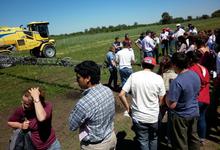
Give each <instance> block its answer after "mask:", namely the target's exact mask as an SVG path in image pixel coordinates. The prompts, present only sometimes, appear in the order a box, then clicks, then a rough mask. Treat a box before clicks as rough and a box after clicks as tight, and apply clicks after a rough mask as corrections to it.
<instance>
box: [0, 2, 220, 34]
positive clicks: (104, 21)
mask: <svg viewBox="0 0 220 150" xmlns="http://www.w3.org/2000/svg"><path fill="white" fill-rule="evenodd" d="M218 9H220V0H184V1H183V0H182V1H179V0H20V1H19V0H1V13H0V26H19V25H21V24H22V25H24V26H25V25H26V24H27V23H29V22H31V21H49V22H50V25H49V30H50V33H51V34H65V33H72V32H78V31H84V30H85V29H89V28H91V27H98V26H100V27H102V26H106V27H108V26H109V25H113V26H116V25H118V24H127V25H132V24H134V22H138V23H139V24H142V23H144V24H148V23H153V22H158V21H159V20H160V19H161V14H162V13H163V12H168V13H169V14H170V15H171V16H173V17H183V18H186V17H187V16H192V17H196V16H202V15H203V14H208V15H211V13H212V12H214V11H215V10H218Z"/></svg>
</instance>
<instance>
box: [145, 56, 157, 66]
mask: <svg viewBox="0 0 220 150" xmlns="http://www.w3.org/2000/svg"><path fill="white" fill-rule="evenodd" d="M143 62H144V63H146V64H151V65H154V66H155V65H156V64H157V63H156V60H155V59H154V58H153V57H145V58H144V59H143Z"/></svg>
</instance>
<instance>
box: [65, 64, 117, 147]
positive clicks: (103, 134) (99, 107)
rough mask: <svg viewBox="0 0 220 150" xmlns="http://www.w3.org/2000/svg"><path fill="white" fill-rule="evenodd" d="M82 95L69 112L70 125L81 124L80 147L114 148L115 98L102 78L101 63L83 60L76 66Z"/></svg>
mask: <svg viewBox="0 0 220 150" xmlns="http://www.w3.org/2000/svg"><path fill="white" fill-rule="evenodd" d="M75 72H76V78H77V82H78V84H79V86H80V87H81V88H82V89H84V92H83V96H82V98H80V100H79V101H78V102H77V103H76V105H75V107H74V108H73V110H72V111H71V113H70V116H69V128H70V130H72V131H75V130H77V129H78V128H79V132H80V133H79V139H80V149H81V150H94V149H103V150H112V149H114V148H115V146H116V136H115V133H114V124H113V121H114V116H115V100H114V96H113V93H112V91H111V90H110V89H109V88H108V87H105V86H103V85H102V84H101V83H99V81H100V67H99V66H98V65H97V64H96V63H95V62H93V61H84V62H82V63H80V64H78V65H77V66H76V67H75Z"/></svg>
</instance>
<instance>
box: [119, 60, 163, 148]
mask: <svg viewBox="0 0 220 150" xmlns="http://www.w3.org/2000/svg"><path fill="white" fill-rule="evenodd" d="M155 65H156V60H155V59H154V58H152V57H145V58H144V59H143V61H142V68H143V70H142V71H138V72H135V73H133V74H131V75H130V77H129V78H128V80H127V82H126V83H125V85H124V86H123V88H122V90H121V92H120V94H119V98H120V100H121V102H122V104H123V105H124V107H125V108H126V110H127V111H128V113H129V114H130V115H131V117H132V121H133V127H132V129H133V131H134V132H135V135H136V137H135V140H136V142H137V146H138V149H140V150H145V149H152V150H153V149H157V130H158V115H159V105H160V103H162V100H163V97H164V95H165V92H166V91H165V86H164V82H163V79H162V77H161V76H159V75H157V74H156V73H154V72H152V70H153V68H154V66H155ZM129 92H131V96H132V102H131V106H129V104H128V102H127V99H126V96H125V95H126V93H129Z"/></svg>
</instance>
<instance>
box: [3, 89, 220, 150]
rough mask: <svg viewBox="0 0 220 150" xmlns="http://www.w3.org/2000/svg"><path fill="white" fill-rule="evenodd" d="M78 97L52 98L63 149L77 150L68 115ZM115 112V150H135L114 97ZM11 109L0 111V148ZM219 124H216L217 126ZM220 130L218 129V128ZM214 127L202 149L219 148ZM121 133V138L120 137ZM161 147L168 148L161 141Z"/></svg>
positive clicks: (7, 132) (219, 138) (128, 122)
mask: <svg viewBox="0 0 220 150" xmlns="http://www.w3.org/2000/svg"><path fill="white" fill-rule="evenodd" d="M79 97H80V91H69V92H67V93H66V94H63V95H60V96H57V97H55V98H54V100H53V105H54V108H53V127H54V129H55V131H56V135H57V137H58V139H59V140H60V142H61V145H62V149H63V150H78V149H79V140H78V132H77V131H76V132H71V131H69V129H68V116H69V113H70V111H71V109H72V107H73V106H74V104H75V102H76V100H77V99H79ZM116 103H117V104H116V112H117V115H116V117H115V131H116V133H119V134H118V136H119V137H120V139H119V140H118V148H117V150H126V149H127V148H128V149H129V150H130V149H132V147H133V149H134V150H135V147H134V145H133V140H132V139H133V137H134V133H133V132H132V131H131V129H130V128H131V120H130V118H128V117H124V116H123V113H122V112H123V108H122V106H121V104H120V103H119V102H118V100H117V98H116ZM12 111H13V109H6V110H5V111H4V112H0V125H1V126H0V150H5V149H7V145H8V139H9V136H10V133H11V129H10V128H9V127H8V126H7V118H8V116H9V114H11V112H12ZM219 127H220V124H218V128H219ZM219 131H220V130H219ZM219 131H217V130H216V129H215V128H211V130H210V134H209V136H208V141H207V143H206V145H205V146H203V147H201V149H204V150H220V132H219ZM121 135H122V137H123V138H121ZM161 146H162V148H163V149H170V147H167V146H166V145H164V144H163V143H162V144H161Z"/></svg>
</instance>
